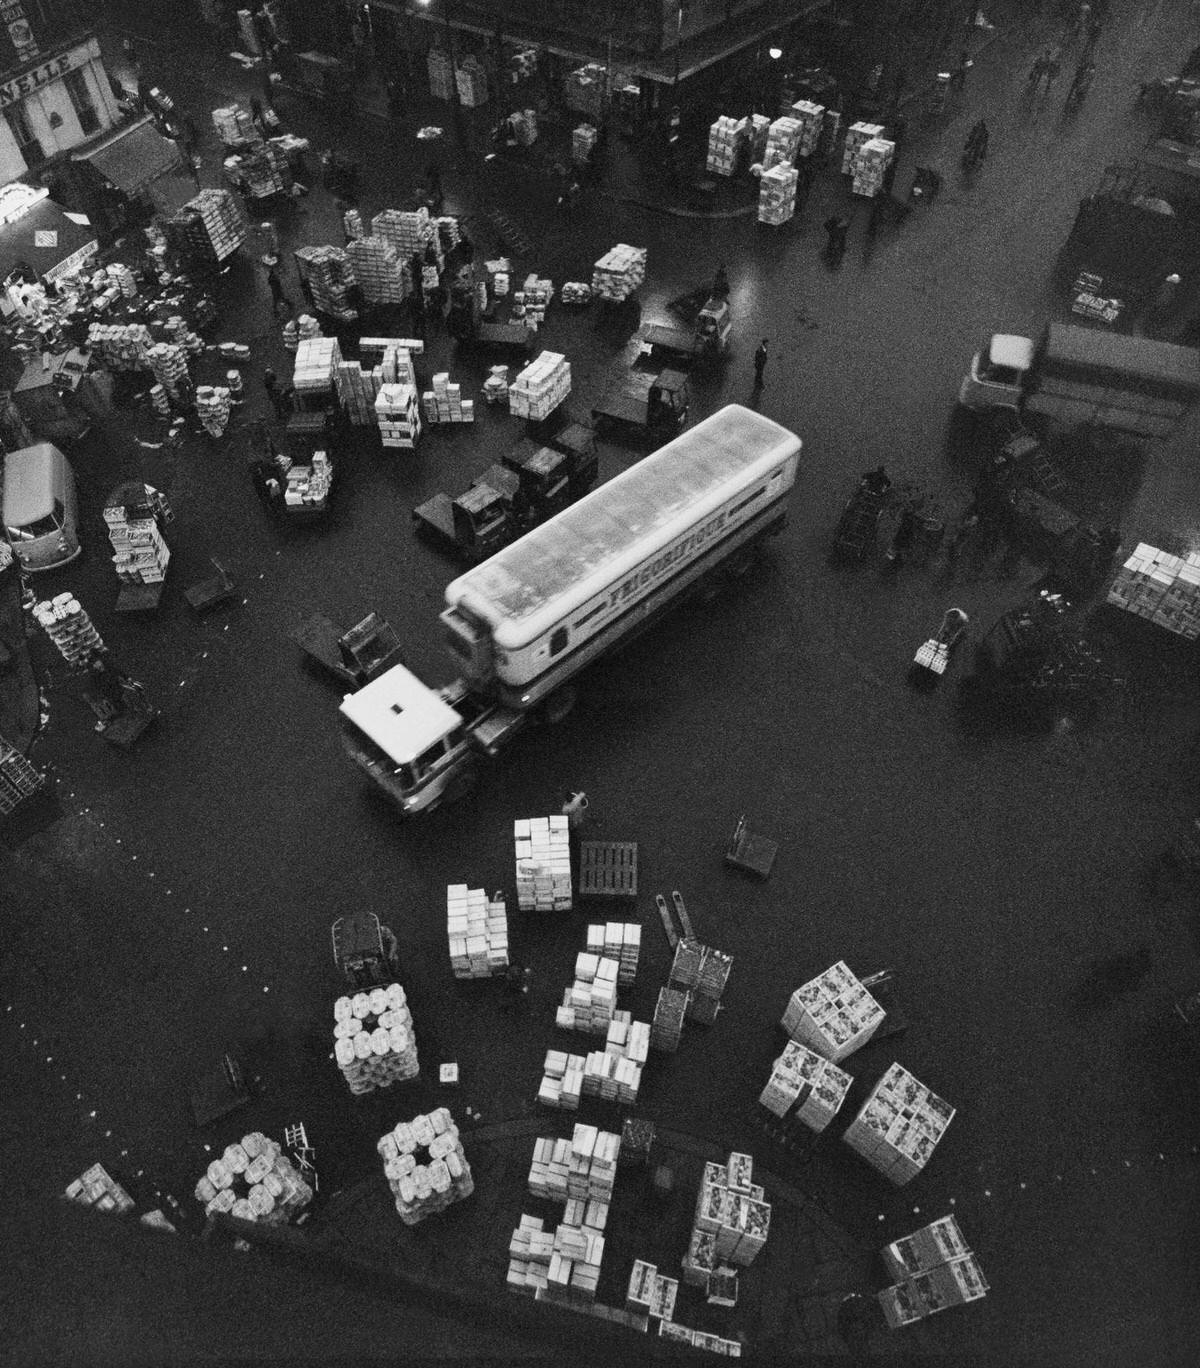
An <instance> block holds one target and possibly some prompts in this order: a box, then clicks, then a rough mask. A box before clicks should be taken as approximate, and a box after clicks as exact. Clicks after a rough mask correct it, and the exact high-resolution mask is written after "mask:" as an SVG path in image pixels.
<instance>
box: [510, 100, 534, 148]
mask: <svg viewBox="0 0 1200 1368" xmlns="http://www.w3.org/2000/svg"><path fill="white" fill-rule="evenodd" d="M511 118H512V126H513V132H514V133H516V135H517V142H518V143H519V144H520V145H521V146H522V147H532V146H533V144H534V143H535V142H537V136H538V121H537V110H535V109H518V110H517V111H516V113H515V114H513V115H512V116H511Z"/></svg>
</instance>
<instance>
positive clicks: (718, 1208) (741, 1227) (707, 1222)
mask: <svg viewBox="0 0 1200 1368" xmlns="http://www.w3.org/2000/svg"><path fill="white" fill-rule="evenodd" d="M752 1170H753V1160H752V1159H751V1157H750V1156H749V1155H748V1154H737V1153H734V1154H731V1155H730V1156H729V1159H728V1160H727V1161H726V1164H725V1166H724V1168H722V1167H721V1166H720V1165H719V1164H706V1165H705V1169H704V1178H703V1180H702V1182H701V1184H700V1190H699V1192H698V1193H697V1195H696V1209H695V1215H694V1219H693V1234H692V1240H691V1243H690V1244H689V1245H688V1252H687V1254H686V1255H685V1258H684V1268H685V1270H686V1271H690V1274H691V1277H690V1278H689V1279H688V1280H689V1281H695V1280H696V1279H697V1277H698V1274H699V1271H700V1264H701V1262H702V1261H705V1262H706V1261H708V1260H709V1259H711V1260H713V1261H714V1262H715V1263H720V1262H725V1263H731V1264H737V1265H739V1266H741V1267H745V1266H746V1265H747V1264H750V1263H752V1262H753V1261H754V1259H755V1258H757V1256H758V1255H759V1253H761V1251H762V1249H763V1248H764V1247H765V1245H766V1242H767V1235H768V1234H769V1232H770V1226H771V1206H770V1203H769V1202H765V1201H764V1200H763V1198H762V1189H761V1188H758V1187H756V1186H755V1185H754V1184H753V1183H752V1182H751V1181H750V1180H751V1175H752ZM697 1233H699V1234H703V1235H707V1236H709V1237H710V1240H711V1243H710V1242H709V1241H707V1240H704V1241H702V1240H698V1239H697V1238H696V1236H697ZM689 1266H690V1268H689Z"/></svg>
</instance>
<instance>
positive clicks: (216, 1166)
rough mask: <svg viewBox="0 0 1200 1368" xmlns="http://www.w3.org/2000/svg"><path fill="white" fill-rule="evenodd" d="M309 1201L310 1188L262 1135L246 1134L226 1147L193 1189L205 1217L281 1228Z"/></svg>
mask: <svg viewBox="0 0 1200 1368" xmlns="http://www.w3.org/2000/svg"><path fill="white" fill-rule="evenodd" d="M312 1198H313V1190H312V1188H311V1187H310V1186H309V1185H308V1183H306V1182H305V1180H304V1178H303V1176H302V1175H301V1173H299V1172H298V1171H297V1170H296V1168H295V1166H294V1165H293V1164H292V1161H291V1160H290V1159H289V1158H288V1156H287V1155H286V1154H284V1153H283V1150H282V1148H281V1146H280V1145H279V1142H278V1141H276V1140H270V1139H268V1138H267V1136H265V1135H264V1134H263V1133H262V1132H261V1131H251V1132H250V1133H249V1134H248V1135H243V1136H242V1138H241V1140H240V1141H236V1142H235V1143H234V1144H232V1145H226V1146H225V1151H224V1153H223V1154H222V1155H221V1157H220V1158H219V1159H214V1160H212V1162H211V1163H210V1164H209V1166H208V1168H207V1170H206V1171H205V1173H204V1176H203V1177H202V1178H201V1179H200V1181H199V1182H198V1183H197V1184H196V1200H197V1201H198V1202H200V1203H201V1204H202V1205H203V1206H204V1209H205V1212H206V1214H207V1215H209V1216H212V1215H215V1214H217V1213H218V1212H220V1213H224V1214H226V1215H230V1216H236V1217H238V1219H239V1220H243V1221H262V1222H263V1223H264V1224H267V1225H286V1224H287V1222H288V1221H292V1220H294V1219H295V1218H296V1217H297V1216H299V1215H300V1213H301V1212H302V1211H303V1210H304V1208H305V1207H306V1206H308V1204H309V1203H310V1202H311V1201H312Z"/></svg>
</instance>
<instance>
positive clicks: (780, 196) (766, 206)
mask: <svg viewBox="0 0 1200 1368" xmlns="http://www.w3.org/2000/svg"><path fill="white" fill-rule="evenodd" d="M799 180H800V177H799V174H798V173H797V171H796V168H795V167H794V166H788V165H787V164H785V163H784V162H777V163H776V164H775V165H774V166H772V167H769V168H768V169H767V170H766V171H764V172H763V174H762V179H761V180H760V181H759V183H758V221H759V223H769V224H771V226H772V227H775V228H778V227H779V226H780V225H781V224H784V223H787V222H788V220H789V219H792V218H794V217H795V214H796V188H797V186H798V184H799Z"/></svg>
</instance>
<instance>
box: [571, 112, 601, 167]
mask: <svg viewBox="0 0 1200 1368" xmlns="http://www.w3.org/2000/svg"><path fill="white" fill-rule="evenodd" d="M597 136H598V135H597V133H596V128H595V125H594V124H590V123H582V124H580V125H579V127H578V128H575V129H572V131H571V160H572V161H573V162H574V163H575V165H576V166H584V165H586V163H587V161H588V158H589V157H590V156H591V155H592V149H593V148H594V147H595V146H596V138H597Z"/></svg>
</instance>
